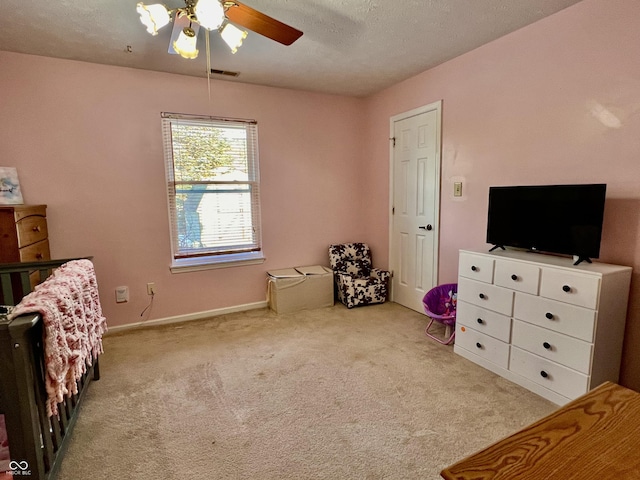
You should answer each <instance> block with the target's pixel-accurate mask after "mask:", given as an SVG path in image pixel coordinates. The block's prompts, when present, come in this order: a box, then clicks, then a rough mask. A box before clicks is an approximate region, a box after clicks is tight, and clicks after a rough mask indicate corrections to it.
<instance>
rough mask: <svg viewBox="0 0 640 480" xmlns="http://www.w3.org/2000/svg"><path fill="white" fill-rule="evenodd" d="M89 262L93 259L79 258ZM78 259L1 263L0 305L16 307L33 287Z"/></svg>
mask: <svg viewBox="0 0 640 480" xmlns="http://www.w3.org/2000/svg"><path fill="white" fill-rule="evenodd" d="M80 258H83V259H87V260H91V259H92V258H93V257H80ZM80 258H63V259H57V260H45V261H41V262H23V263H1V264H0V285H1V289H0V304H2V305H17V304H18V303H19V302H20V300H22V297H24V296H25V295H27V294H28V293H30V292H31V290H33V287H34V286H35V285H36V284H38V283H40V282H42V281H44V280H45V279H46V278H47V277H48V276H49V275H51V273H52V272H53V270H55V269H56V268H58V267H59V266H61V265H62V264H64V263H67V262H70V261H71V260H79V259H80Z"/></svg>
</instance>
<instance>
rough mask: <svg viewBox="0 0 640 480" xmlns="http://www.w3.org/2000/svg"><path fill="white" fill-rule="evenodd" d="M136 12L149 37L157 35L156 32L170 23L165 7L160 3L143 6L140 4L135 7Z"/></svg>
mask: <svg viewBox="0 0 640 480" xmlns="http://www.w3.org/2000/svg"><path fill="white" fill-rule="evenodd" d="M136 11H137V12H138V14H139V15H140V22H142V24H143V25H144V26H145V27H147V32H149V33H150V34H151V35H157V34H158V30H160V29H161V28H162V27H164V26H165V25H166V24H168V23H169V22H170V21H171V17H170V16H169V11H168V10H167V7H165V6H164V5H162V4H160V3H155V4H153V5H145V4H144V3H142V2H140V3H138V4H137V5H136Z"/></svg>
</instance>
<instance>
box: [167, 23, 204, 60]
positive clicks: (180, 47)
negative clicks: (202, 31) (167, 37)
mask: <svg viewBox="0 0 640 480" xmlns="http://www.w3.org/2000/svg"><path fill="white" fill-rule="evenodd" d="M196 41H197V37H196V32H195V31H194V30H193V28H191V27H184V28H183V29H182V32H180V35H179V36H178V38H177V40H176V41H175V42H173V49H174V50H175V51H176V52H178V53H179V54H180V56H181V57H183V58H189V59H193V58H196V57H197V56H198V53H199V51H198V49H197V48H196Z"/></svg>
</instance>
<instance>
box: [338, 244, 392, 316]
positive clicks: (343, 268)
mask: <svg viewBox="0 0 640 480" xmlns="http://www.w3.org/2000/svg"><path fill="white" fill-rule="evenodd" d="M329 261H330V263H331V269H332V270H333V274H334V278H335V283H336V286H337V290H338V299H339V300H340V301H341V302H342V303H344V304H345V305H346V306H347V308H353V307H355V306H358V305H369V304H372V303H383V302H384V301H386V299H387V293H388V289H389V278H390V277H391V274H390V273H389V272H387V271H386V270H380V269H377V268H373V266H372V263H371V250H370V249H369V246H368V245H367V244H366V243H344V244H338V245H331V246H330V247H329Z"/></svg>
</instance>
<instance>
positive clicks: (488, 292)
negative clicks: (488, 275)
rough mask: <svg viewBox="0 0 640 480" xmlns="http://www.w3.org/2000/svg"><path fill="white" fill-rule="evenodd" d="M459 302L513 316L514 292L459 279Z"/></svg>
mask: <svg viewBox="0 0 640 480" xmlns="http://www.w3.org/2000/svg"><path fill="white" fill-rule="evenodd" d="M458 300H462V301H463V302H468V303H472V304H474V305H477V306H479V307H482V308H487V309H489V310H493V311H494V312H498V313H502V314H503V315H509V316H511V313H512V311H513V291H512V290H507V289H506V288H502V287H496V286H495V285H489V284H486V283H482V282H476V281H474V280H469V279H467V278H460V279H458Z"/></svg>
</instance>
